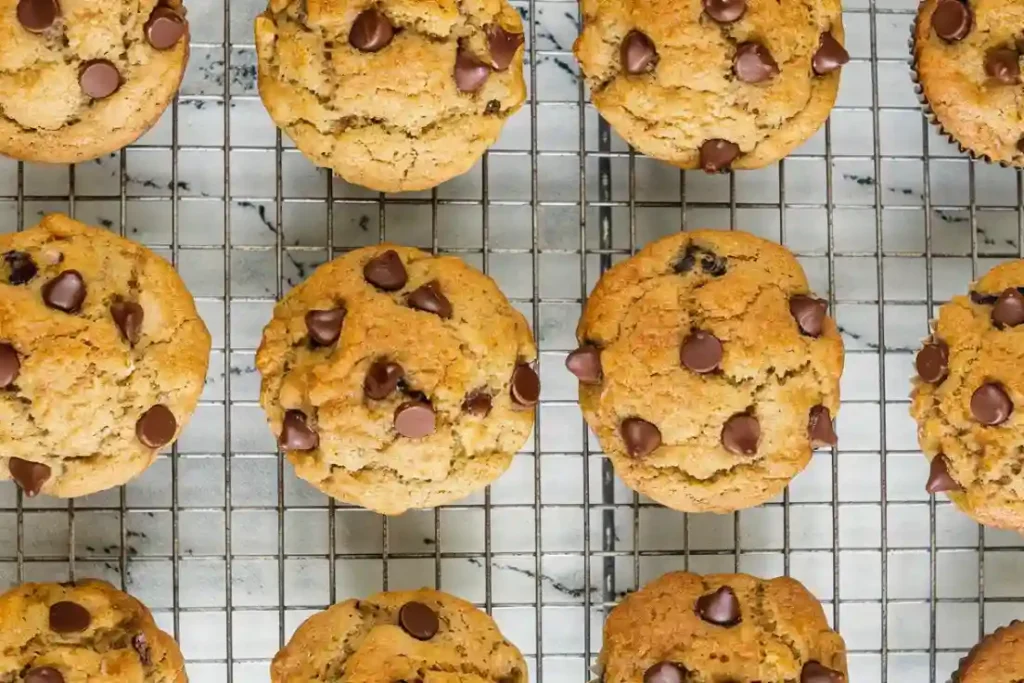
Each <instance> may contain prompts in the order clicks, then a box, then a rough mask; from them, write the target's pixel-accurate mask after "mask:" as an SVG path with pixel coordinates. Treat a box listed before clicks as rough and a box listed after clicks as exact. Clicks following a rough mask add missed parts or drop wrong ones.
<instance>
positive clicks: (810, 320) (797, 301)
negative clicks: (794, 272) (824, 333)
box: [789, 294, 828, 337]
mask: <svg viewBox="0 0 1024 683" xmlns="http://www.w3.org/2000/svg"><path fill="white" fill-rule="evenodd" d="M827 310H828V304H827V303H826V302H825V301H823V300H821V299H815V298H814V297H811V296H805V295H804V294H797V295H795V296H793V297H792V298H791V299H790V300H789V312H790V313H791V314H792V316H793V318H794V320H796V324H797V327H799V328H800V331H801V332H803V333H804V334H806V335H808V336H811V337H817V336H818V335H820V334H821V329H822V326H823V324H824V322H825V312H826V311H827Z"/></svg>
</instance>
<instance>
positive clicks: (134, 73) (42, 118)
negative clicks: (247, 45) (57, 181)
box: [0, 0, 188, 163]
mask: <svg viewBox="0 0 1024 683" xmlns="http://www.w3.org/2000/svg"><path fill="white" fill-rule="evenodd" d="M0 44H2V45H3V50H2V51H0V154H5V155H7V156H12V157H15V158H17V159H22V160H25V161H39V162H48V163H76V162H79V161H85V160H87V159H93V158H96V157H99V156H101V155H103V154H106V153H108V152H112V151H115V150H117V149H120V148H121V147H124V146H125V145H128V144H129V143H131V142H133V141H135V140H136V139H137V138H138V137H139V136H141V135H142V134H143V133H144V132H146V130H148V129H149V128H150V127H151V126H152V125H154V124H155V123H156V122H157V120H158V119H159V118H160V115H161V113H163V111H164V109H166V108H167V105H168V104H169V103H170V102H171V100H172V99H173V98H174V96H175V93H177V91H178V86H179V84H180V83H181V79H182V76H183V75H184V73H185V65H186V63H187V61H188V24H187V21H186V20H185V8H184V6H183V5H182V3H181V0H160V2H157V0H133V1H131V2H129V1H128V0H115V1H111V0H60V2H57V0H0Z"/></svg>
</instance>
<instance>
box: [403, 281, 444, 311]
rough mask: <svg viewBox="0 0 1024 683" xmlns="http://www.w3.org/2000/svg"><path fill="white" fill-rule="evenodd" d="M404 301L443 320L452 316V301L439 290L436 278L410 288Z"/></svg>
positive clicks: (439, 284) (439, 285)
mask: <svg viewBox="0 0 1024 683" xmlns="http://www.w3.org/2000/svg"><path fill="white" fill-rule="evenodd" d="M405 301H406V303H407V304H409V306H410V307H411V308H415V309H416V310H418V311H424V312H425V313H433V314H434V315H437V316H439V317H441V318H444V319H445V320H447V319H448V318H451V317H452V302H450V301H448V297H446V296H445V295H444V292H442V291H441V283H440V282H438V281H437V280H431V281H430V282H428V283H427V284H425V285H421V286H419V287H417V288H416V289H414V290H412V291H411V292H409V296H408V297H407V298H406V300H405Z"/></svg>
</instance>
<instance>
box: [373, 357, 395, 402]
mask: <svg viewBox="0 0 1024 683" xmlns="http://www.w3.org/2000/svg"><path fill="white" fill-rule="evenodd" d="M404 376H405V370H403V369H402V366H401V365H399V364H398V363H392V362H391V361H389V360H385V359H383V358H380V359H378V360H376V361H374V363H373V365H371V366H370V369H369V370H367V371H366V377H365V378H364V379H363V393H365V394H366V397H367V398H372V399H374V400H376V401H380V400H382V399H385V398H387V397H388V396H390V395H391V392H392V391H394V390H395V387H397V386H398V381H399V380H400V379H402V377H404Z"/></svg>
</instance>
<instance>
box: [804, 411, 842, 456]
mask: <svg viewBox="0 0 1024 683" xmlns="http://www.w3.org/2000/svg"><path fill="white" fill-rule="evenodd" d="M807 437H808V438H809V439H810V440H811V447H812V448H817V447H819V446H835V445H836V443H837V442H838V441H839V439H838V438H837V437H836V430H835V429H834V428H833V427H832V413H830V412H829V411H828V408H826V407H825V406H814V407H813V408H811V410H810V412H809V413H808V416H807Z"/></svg>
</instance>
